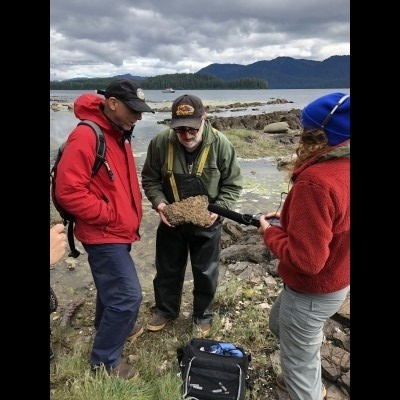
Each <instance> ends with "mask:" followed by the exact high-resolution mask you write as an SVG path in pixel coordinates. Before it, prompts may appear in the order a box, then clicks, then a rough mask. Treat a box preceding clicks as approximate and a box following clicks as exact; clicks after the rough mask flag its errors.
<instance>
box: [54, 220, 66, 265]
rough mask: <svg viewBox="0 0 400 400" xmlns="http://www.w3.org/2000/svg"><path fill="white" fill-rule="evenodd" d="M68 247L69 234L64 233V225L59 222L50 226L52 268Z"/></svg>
mask: <svg viewBox="0 0 400 400" xmlns="http://www.w3.org/2000/svg"><path fill="white" fill-rule="evenodd" d="M66 247H67V235H66V234H65V233H64V225H63V224H57V225H54V226H53V227H52V228H50V268H51V266H52V265H53V264H55V263H56V262H58V261H60V260H61V258H62V257H63V256H64V254H65V249H66Z"/></svg>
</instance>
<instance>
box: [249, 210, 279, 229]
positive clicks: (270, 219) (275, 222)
mask: <svg viewBox="0 0 400 400" xmlns="http://www.w3.org/2000/svg"><path fill="white" fill-rule="evenodd" d="M261 215H264V214H262V213H260V214H255V215H252V216H251V218H252V219H253V220H254V221H256V222H254V223H251V225H254V226H257V227H259V226H260V217H261ZM267 221H268V222H269V223H270V224H271V225H274V226H281V222H280V220H279V218H278V217H268V218H267ZM256 223H257V224H258V225H256Z"/></svg>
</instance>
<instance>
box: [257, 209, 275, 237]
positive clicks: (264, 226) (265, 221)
mask: <svg viewBox="0 0 400 400" xmlns="http://www.w3.org/2000/svg"><path fill="white" fill-rule="evenodd" d="M269 214H272V215H274V216H276V215H275V213H268V214H266V215H260V218H259V222H260V227H259V228H258V229H257V232H258V233H259V234H260V235H263V234H264V232H265V231H266V230H267V229H268V228H269V227H270V226H271V224H270V223H269V222H268V219H267V217H270V216H272V215H269Z"/></svg>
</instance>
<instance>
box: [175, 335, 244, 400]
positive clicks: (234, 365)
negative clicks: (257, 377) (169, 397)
mask: <svg viewBox="0 0 400 400" xmlns="http://www.w3.org/2000/svg"><path fill="white" fill-rule="evenodd" d="M177 358H178V363H179V368H180V372H181V377H182V380H183V387H182V394H183V398H184V399H189V398H195V399H198V400H219V399H225V400H245V391H246V381H247V369H248V367H249V363H250V360H251V354H248V353H246V352H245V350H244V349H243V348H242V347H238V346H235V345H233V344H231V343H227V342H219V341H217V340H211V339H197V338H195V339H191V340H190V342H189V343H188V344H187V345H185V346H183V347H180V348H178V349H177Z"/></svg>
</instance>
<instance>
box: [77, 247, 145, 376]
mask: <svg viewBox="0 0 400 400" xmlns="http://www.w3.org/2000/svg"><path fill="white" fill-rule="evenodd" d="M82 245H83V247H84V248H85V250H86V252H87V253H88V261H89V265H90V269H91V271H92V276H93V280H94V284H95V286H96V290H97V297H96V314H95V320H94V327H95V328H96V330H97V332H96V335H95V337H94V341H93V347H92V354H91V359H90V364H91V366H97V365H101V364H104V366H105V367H106V369H111V368H115V367H117V366H118V365H119V364H120V362H121V352H122V348H123V346H124V344H125V341H126V339H127V337H128V336H129V334H130V332H131V331H132V329H133V327H134V325H135V323H136V320H137V317H138V314H139V307H140V304H141V302H142V287H141V285H140V282H139V278H138V276H137V273H136V267H135V264H134V262H133V260H132V257H131V255H130V251H131V244H124V243H121V244H120V243H117V244H115V243H111V244H90V245H89V244H83V243H82Z"/></svg>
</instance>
